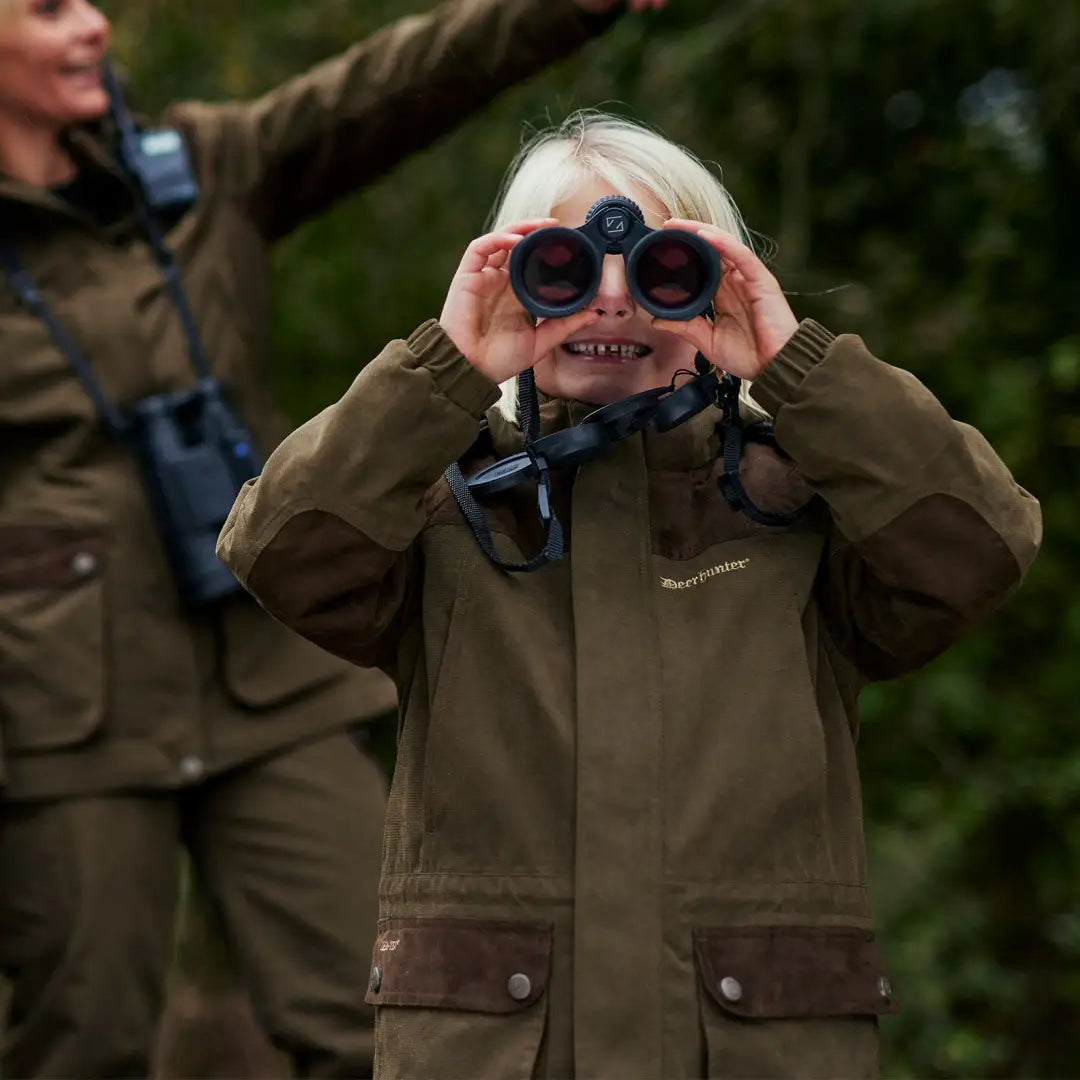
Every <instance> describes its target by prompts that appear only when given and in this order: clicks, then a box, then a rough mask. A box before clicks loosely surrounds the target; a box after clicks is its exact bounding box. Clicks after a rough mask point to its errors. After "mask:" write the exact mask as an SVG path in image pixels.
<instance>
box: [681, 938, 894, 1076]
mask: <svg viewBox="0 0 1080 1080" xmlns="http://www.w3.org/2000/svg"><path fill="white" fill-rule="evenodd" d="M694 959H695V963H696V966H697V971H698V975H699V977H700V982H699V986H700V993H699V1001H700V1008H701V1018H702V1027H703V1028H704V1032H705V1043H706V1059H707V1060H706V1070H705V1075H706V1076H708V1077H733V1076H738V1077H742V1078H746V1080H751V1078H756V1077H762V1078H764V1077H768V1078H770V1080H779V1078H782V1077H792V1078H798V1080H822V1078H826V1077H828V1078H831V1080H840V1078H845V1080H848V1078H851V1080H854V1078H860V1080H862V1078H864V1077H876V1076H877V1075H878V1034H877V1017H878V1015H880V1014H882V1013H890V1012H895V1011H896V1006H895V1003H894V1001H893V997H892V988H891V986H890V985H889V980H888V978H887V976H886V975H885V972H884V970H883V969H882V966H881V961H880V959H879V957H878V954H877V949H876V947H875V945H874V935H873V934H872V933H871V932H870V931H868V930H863V929H859V928H856V927H838V926H821V927H816V926H746V927H731V928H710V929H701V930H696V931H695V932H694Z"/></svg>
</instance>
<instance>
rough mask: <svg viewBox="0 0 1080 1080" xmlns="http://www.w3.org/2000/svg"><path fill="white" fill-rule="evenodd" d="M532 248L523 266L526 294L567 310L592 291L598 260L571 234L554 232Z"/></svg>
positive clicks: (568, 232)
mask: <svg viewBox="0 0 1080 1080" xmlns="http://www.w3.org/2000/svg"><path fill="white" fill-rule="evenodd" d="M551 232H552V233H554V234H555V235H553V236H550V237H543V238H541V239H539V240H537V241H536V242H535V243H533V244H531V245H530V246H529V250H528V251H527V252H526V254H525V261H524V264H523V266H522V280H523V283H524V286H525V291H526V292H527V293H528V294H529V295H530V296H532V297H535V298H536V299H537V300H539V301H540V303H542V304H545V305H547V306H550V307H563V306H564V305H570V304H574V303H577V302H579V301H580V300H582V299H583V298H584V297H585V295H586V293H587V292H588V291H589V289H590V288H591V287H592V284H593V278H594V276H595V274H596V260H595V257H594V255H593V252H592V249H591V248H590V247H589V245H588V244H587V243H586V242H585V241H584V240H583V239H582V238H581V237H579V236H577V235H576V234H575V233H573V232H572V231H571V230H569V229H566V230H562V229H560V230H558V231H556V230H554V229H552V230H551Z"/></svg>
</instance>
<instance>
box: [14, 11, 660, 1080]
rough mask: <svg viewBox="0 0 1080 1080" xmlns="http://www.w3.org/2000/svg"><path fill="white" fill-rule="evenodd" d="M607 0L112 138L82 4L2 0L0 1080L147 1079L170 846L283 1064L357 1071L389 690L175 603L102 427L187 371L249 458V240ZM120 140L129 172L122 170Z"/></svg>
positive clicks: (583, 22)
mask: <svg viewBox="0 0 1080 1080" xmlns="http://www.w3.org/2000/svg"><path fill="white" fill-rule="evenodd" d="M631 6H633V7H636V8H643V7H645V6H650V7H654V6H661V4H660V3H658V2H653V0H649V2H648V4H647V5H646V3H645V2H644V0H639V2H636V3H635V4H633V5H631ZM612 7H613V0H576V2H571V0H509V2H507V0H459V2H457V3H452V4H449V5H447V6H445V7H442V8H439V9H436V10H434V11H432V12H431V13H430V14H427V15H423V16H419V17H414V18H411V19H408V20H404V21H402V22H401V23H398V24H396V25H393V26H390V27H387V28H386V29H385V30H383V31H381V32H380V33H378V34H376V35H374V36H373V37H372V38H370V39H369V40H367V41H365V42H362V43H361V44H358V45H356V46H355V47H354V48H352V49H351V50H350V51H348V52H347V53H345V54H344V55H342V56H341V57H338V58H337V59H335V60H332V61H330V62H328V63H326V64H324V65H322V66H320V67H318V68H316V69H314V70H313V71H311V72H308V73H307V74H306V75H303V76H301V77H299V78H298V79H296V80H294V81H292V82H290V83H287V84H286V85H284V86H282V87H281V88H279V89H278V90H275V91H274V92H272V93H270V94H268V95H266V96H265V97H263V98H261V99H259V100H258V101H256V102H254V103H250V104H248V103H229V104H224V105H205V104H193V103H189V104H183V105H178V106H176V107H175V108H173V109H171V110H170V111H169V113H168V115H167V117H166V121H165V123H166V124H167V125H169V128H167V129H166V130H165V131H164V132H159V133H157V134H153V135H149V136H146V138H142V137H141V136H139V135H138V133H132V132H130V131H128V132H125V140H124V142H123V143H122V144H120V146H121V150H122V151H123V154H122V153H121V150H118V143H117V140H116V138H115V137H114V135H115V129H116V128H117V127H119V128H120V130H121V131H122V132H124V127H123V125H122V124H119V120H120V116H119V114H118V113H116V112H115V111H113V114H112V115H108V114H109V113H110V100H109V97H108V95H107V93H106V88H105V86H104V84H103V81H102V62H103V59H104V58H105V55H106V52H107V49H108V45H109V32H110V27H109V23H108V20H107V19H106V17H105V15H104V14H103V13H102V12H101V11H99V10H98V9H97V8H96V7H94V6H93V5H92V4H90V3H88V2H87V0H0V254H2V255H3V261H2V262H0V356H2V358H3V361H2V363H0V447H2V453H0V462H2V464H0V783H3V782H6V788H5V790H4V794H3V800H4V801H3V802H2V804H0V827H2V832H3V841H2V843H0V971H2V972H3V974H4V975H5V976H8V977H10V979H11V980H12V983H13V992H12V997H11V1000H10V1016H9V1023H8V1026H7V1031H6V1033H5V1035H4V1039H3V1045H2V1054H0V1071H2V1072H3V1074H4V1075H5V1076H20V1077H22V1076H26V1077H29V1076H45V1075H49V1076H56V1075H61V1076H82V1077H93V1076H104V1075H110V1076H113V1075H147V1073H148V1071H149V1068H150V1066H149V1052H150V1046H151V1043H152V1037H153V1031H154V1024H155V1020H156V1016H157V1013H158V1009H159V1005H160V1001H161V998H162V994H163V989H164V984H165V975H166V969H167V965H168V960H169V957H170V943H171V940H172V932H173V925H174V921H175V907H176V893H177V887H176V886H177V870H178V863H177V858H176V845H177V842H178V840H180V839H183V840H184V841H185V842H186V843H187V844H188V846H189V848H190V850H191V852H192V855H193V858H194V862H195V865H196V867H197V869H198V871H199V872H200V873H201V874H202V876H203V878H204V881H205V884H206V886H207V889H208V891H209V893H210V895H211V897H212V899H213V900H214V901H215V902H216V904H217V905H218V906H219V907H220V908H221V910H222V914H223V916H224V919H225V924H226V927H227V930H228V933H229V936H230V938H231V940H232V943H233V944H234V946H235V949H236V952H237V955H238V958H239V961H240V964H241V968H242V971H243V974H244V975H245V977H246V980H247V982H248V984H249V985H250V986H251V988H252V991H253V998H254V1001H255V1004H256V1008H257V1011H258V1013H259V1015H260V1017H261V1019H262V1021H263V1023H264V1024H265V1026H266V1028H267V1029H268V1031H269V1033H270V1034H271V1036H272V1037H273V1039H274V1041H275V1042H276V1043H277V1045H278V1046H279V1047H281V1048H282V1049H284V1050H286V1051H287V1052H288V1053H289V1054H290V1055H291V1057H292V1059H293V1062H294V1065H295V1067H296V1068H297V1069H298V1070H299V1071H301V1072H305V1073H308V1072H310V1073H318V1074H320V1075H331V1074H335V1075H348V1076H359V1075H363V1074H365V1073H366V1072H368V1071H369V1070H370V1067H371V1063H370V1059H371V1045H372V1035H371V1018H372V1011H371V1009H370V1008H369V1007H368V1006H367V1005H365V1004H364V1001H363V993H364V987H363V985H362V980H357V978H356V971H357V969H363V970H366V968H367V963H368V957H369V955H370V941H371V937H370V935H371V934H372V933H373V932H374V924H375V918H376V913H375V878H376V874H377V869H376V868H377V865H378V851H379V843H380V836H381V821H382V810H383V805H384V798H385V796H384V785H383V782H382V778H381V774H380V772H379V769H378V768H377V766H376V764H375V762H374V761H373V760H372V758H371V757H370V756H369V755H368V754H367V753H366V752H358V750H357V747H356V745H355V744H354V740H353V739H352V738H351V737H350V732H351V731H353V730H354V729H355V725H356V724H357V722H358V721H367V720H370V719H372V718H374V717H376V716H379V715H381V714H385V712H386V711H387V710H389V709H391V708H392V707H393V703H394V698H393V687H392V685H391V684H390V683H389V682H388V681H387V680H385V679H384V678H383V677H382V676H380V675H378V674H377V673H375V672H362V671H359V670H357V669H356V668H352V667H350V666H349V665H347V664H343V663H341V662H340V661H337V660H335V659H334V658H332V657H329V656H327V655H326V654H325V653H323V652H321V651H320V650H318V649H315V648H313V647H311V646H310V645H308V644H307V643H306V642H304V641H302V640H301V639H300V638H298V637H296V636H295V635H293V634H291V633H290V632H289V631H287V630H285V629H283V628H282V627H281V626H280V625H279V624H277V623H275V622H274V621H273V620H272V619H270V618H268V617H267V616H266V615H264V614H263V613H262V612H261V611H260V610H259V608H258V607H257V605H256V604H254V603H253V602H251V600H250V598H248V597H246V596H243V595H242V594H241V595H233V596H230V597H226V598H224V599H221V600H220V601H218V602H216V603H209V604H205V605H203V607H202V608H201V609H200V610H198V611H193V610H190V609H189V608H188V607H187V606H185V604H184V603H182V601H181V596H180V590H179V589H178V585H177V578H176V575H174V573H173V568H172V567H171V565H170V562H169V559H168V558H167V555H168V554H169V551H168V550H167V548H166V545H165V543H163V537H162V533H161V531H160V529H159V521H158V520H157V517H156V516H155V512H154V505H155V504H154V503H152V501H151V498H152V496H154V495H155V494H156V489H155V491H154V492H152V491H151V490H150V489H149V488H148V487H146V486H144V484H143V481H142V478H141V476H140V461H139V460H138V458H137V455H136V454H135V453H133V452H132V449H131V447H130V446H129V445H128V442H127V440H126V436H125V433H124V431H123V430H122V429H123V423H124V418H125V417H127V416H129V415H130V414H131V413H132V412H133V411H138V409H140V408H141V410H142V413H143V414H145V413H146V411H147V408H148V403H153V404H154V405H155V406H156V405H160V404H161V403H162V400H163V399H162V397H161V395H163V394H186V393H189V392H190V391H191V388H192V387H193V386H194V384H195V381H196V370H199V365H200V364H202V365H203V366H204V367H208V368H209V373H210V374H211V375H212V376H213V377H214V378H215V379H216V380H218V382H220V383H223V384H224V385H225V387H226V390H227V391H228V398H229V400H230V401H231V402H232V403H233V404H234V406H236V407H237V416H235V417H233V419H234V420H236V421H238V424H237V425H234V426H238V427H240V428H243V427H247V428H250V429H251V430H252V431H253V432H254V435H255V441H256V442H257V444H258V445H259V447H260V448H261V449H262V451H263V452H267V451H269V450H270V449H271V448H272V447H273V446H274V445H275V443H276V442H277V441H278V439H279V438H280V437H281V435H282V434H283V432H284V429H283V427H282V424H281V420H280V417H279V416H278V414H277V412H276V411H275V409H274V407H273V405H272V403H271V401H270V397H269V393H268V390H267V385H266V380H265V377H264V372H263V367H262V359H263V342H264V338H265V334H266V322H265V313H266V301H267V290H266V285H267V280H266V279H267V277H268V255H269V248H270V245H271V243H272V242H273V241H274V240H276V239H278V238H280V237H281V236H283V235H285V234H286V233H288V232H289V231H290V230H291V229H293V228H294V227H295V226H297V225H298V224H300V223H301V222H303V221H304V220H306V219H307V218H309V217H311V216H312V215H314V214H317V213H320V212H322V211H324V210H326V209H327V208H329V207H330V206H331V205H332V204H333V202H334V201H335V200H336V199H337V198H339V197H340V196H342V195H345V194H346V193H348V192H350V191H353V190H355V189H357V188H358V187H360V186H361V185H363V184H365V183H367V182H368V181H370V180H373V179H374V178H375V177H377V176H378V175H379V174H381V173H382V172H384V171H385V170H387V169H388V168H389V167H390V166H392V165H393V164H394V163H395V162H396V161H398V160H400V159H401V158H402V157H404V156H405V155H407V154H408V153H410V152H411V151H413V150H416V149H418V148H419V147H422V146H424V145H426V144H427V143H429V142H430V141H431V140H433V139H434V138H436V137H437V136H439V135H440V134H442V133H444V132H446V131H447V130H449V129H450V128H451V127H453V126H454V125H455V124H456V123H457V122H458V121H459V120H460V119H461V118H462V117H464V116H465V115H466V114H468V113H470V112H471V111H473V110H474V109H476V108H478V107H481V106H483V105H484V104H486V103H487V102H488V101H489V100H490V99H491V96H492V95H493V94H494V93H495V92H496V91H497V90H498V89H500V88H501V87H503V86H506V85H509V84H510V83H512V82H514V81H515V80H517V79H519V78H522V77H524V76H526V75H528V74H530V73H532V72H533V71H535V70H537V69H538V68H539V67H541V66H542V65H543V64H544V63H546V62H547V61H549V60H552V59H554V58H556V57H558V56H562V55H565V54H566V53H568V52H570V51H571V50H572V49H573V48H575V47H577V46H578V45H580V44H582V43H583V42H585V41H586V40H587V38H588V37H589V36H590V34H592V33H593V32H595V31H597V30H599V29H600V28H601V27H602V26H604V25H606V24H607V23H608V22H610V21H611V15H610V14H607V12H608V9H610V8H612ZM185 152H186V154H187V156H188V158H189V159H190V162H191V164H192V166H193V169H194V177H191V176H189V175H187V173H186V172H185V169H184V153H185ZM124 154H126V155H127V156H126V157H125V156H123V155H124ZM140 154H141V155H142V156H141V157H139V155H140ZM132 155H134V156H132ZM148 159H152V160H148ZM132 161H134V162H135V164H138V163H139V162H140V161H141V162H142V165H144V166H146V167H147V168H150V169H158V170H159V172H158V176H157V180H155V181H147V186H146V188H145V189H142V188H140V187H139V186H138V184H137V182H136V177H137V176H138V175H139V174H138V173H137V172H136V171H135V166H134V165H133V164H132ZM164 164H170V166H171V171H167V172H166V174H165V176H164V178H165V179H166V180H167V181H168V184H167V185H166V191H165V196H167V197H166V198H164V199H160V198H159V196H160V195H161V192H160V191H159V190H158V189H159V188H160V181H161V179H162V175H161V172H160V170H161V167H162V166H163V165H164ZM192 180H194V181H196V182H197V187H198V195H197V197H196V196H195V191H194V186H195V185H193V184H192V183H191V181H192ZM152 199H154V200H158V202H155V206H158V207H159V209H160V213H157V214H151V215H150V216H149V220H145V219H144V216H143V211H144V210H145V209H146V206H147V203H148V202H149V201H152ZM156 230H160V231H163V232H164V234H165V235H164V238H163V241H162V242H161V243H158V242H157V241H156V240H155V239H154V235H153V233H154V231H156ZM173 258H174V259H175V261H176V263H177V264H178V265H179V268H180V278H181V283H182V294H181V295H178V294H177V290H176V288H175V286H174V285H172V284H170V283H169V281H168V277H167V274H168V270H169V262H170V260H171V259H173ZM185 305H188V306H189V307H190V311H191V315H192V325H190V326H186V325H185V323H184V321H183V320H182V318H181V314H182V311H183V308H184V306H185ZM93 393H96V394H97V400H95V398H94V397H93V396H92V394H93ZM117 418H119V419H117ZM114 421H116V422H115V423H114ZM110 425H111V426H112V427H113V428H115V429H116V430H115V431H114V430H110ZM242 445H244V440H243V439H234V440H233V442H232V446H233V448H234V449H238V448H239V447H241V446H242ZM215 460H216V459H215ZM159 464H160V463H159ZM218 464H220V462H218ZM160 474H161V470H159V472H158V474H157V478H158V480H160ZM246 475H250V473H247V474H246ZM193 488H194V491H195V493H196V495H197V496H198V497H199V498H201V497H202V495H203V494H205V492H206V490H207V488H208V485H207V484H206V483H204V482H203V480H202V479H196V481H195V483H194V485H193ZM234 492H235V489H231V490H230V489H228V488H226V501H225V505H224V510H223V511H222V513H221V518H220V519H219V520H218V521H217V523H216V524H213V516H212V515H210V518H209V522H208V521H196V522H195V524H196V525H197V526H198V527H199V528H200V529H201V530H202V531H201V533H200V539H205V538H206V536H207V528H208V527H209V525H210V524H212V529H211V531H210V532H209V536H208V543H207V546H206V547H205V550H201V555H202V556H203V557H204V559H205V557H209V558H210V559H211V560H212V563H211V564H206V563H205V561H204V563H203V564H201V567H202V569H207V570H208V573H210V576H211V577H212V576H213V574H212V569H213V566H217V563H216V560H213V546H214V541H215V540H216V537H217V532H218V531H219V529H220V525H221V523H222V522H223V521H224V516H225V512H226V511H227V510H228V508H229V506H231V503H232V495H233V494H234ZM196 509H198V507H196ZM169 535H170V537H172V534H171V533H170V534H169ZM173 539H175V538H173ZM224 576H225V577H226V578H227V579H228V582H229V585H230V586H233V585H235V582H233V580H232V579H231V576H229V575H227V574H225V575H224ZM236 591H237V592H240V590H236Z"/></svg>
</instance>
